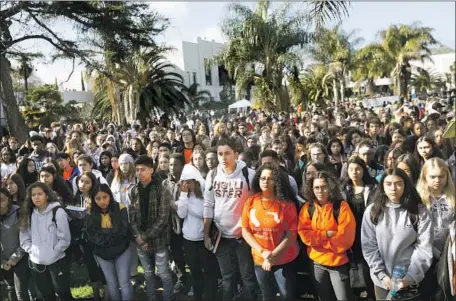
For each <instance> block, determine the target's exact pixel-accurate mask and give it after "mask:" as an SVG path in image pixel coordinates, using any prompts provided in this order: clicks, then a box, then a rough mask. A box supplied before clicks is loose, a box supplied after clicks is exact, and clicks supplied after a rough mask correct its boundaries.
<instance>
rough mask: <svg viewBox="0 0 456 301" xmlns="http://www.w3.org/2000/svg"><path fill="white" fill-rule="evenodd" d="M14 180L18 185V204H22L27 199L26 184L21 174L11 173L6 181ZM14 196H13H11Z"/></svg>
mask: <svg viewBox="0 0 456 301" xmlns="http://www.w3.org/2000/svg"><path fill="white" fill-rule="evenodd" d="M8 180H10V181H12V182H13V183H14V184H16V185H17V198H16V199H17V205H19V206H20V205H21V204H22V203H23V202H24V200H25V184H24V181H23V180H22V178H21V176H20V175H18V174H15V173H13V174H11V175H9V176H8V177H7V178H6V181H8ZM11 197H12V196H11Z"/></svg>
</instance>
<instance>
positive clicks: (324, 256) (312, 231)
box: [298, 201, 356, 267]
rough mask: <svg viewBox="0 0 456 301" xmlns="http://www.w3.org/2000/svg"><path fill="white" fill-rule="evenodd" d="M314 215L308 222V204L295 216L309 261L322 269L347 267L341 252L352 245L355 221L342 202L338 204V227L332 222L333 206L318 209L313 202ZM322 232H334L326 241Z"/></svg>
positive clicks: (325, 236) (344, 202)
mask: <svg viewBox="0 0 456 301" xmlns="http://www.w3.org/2000/svg"><path fill="white" fill-rule="evenodd" d="M314 206H315V211H314V213H313V218H312V220H310V215H309V203H306V204H305V205H304V206H303V207H302V209H301V212H300V213H299V222H298V234H299V236H300V237H301V239H302V241H303V242H304V244H306V245H307V246H308V247H307V254H308V255H309V258H310V259H311V260H312V261H314V262H316V263H318V264H321V265H323V266H328V267H338V266H341V265H344V264H346V263H348V257H347V255H346V253H345V251H347V250H349V249H350V248H351V246H352V245H353V242H354V241H355V232H356V221H355V217H354V216H353V213H352V211H351V209H350V207H349V205H348V204H347V202H346V201H342V202H341V204H340V210H339V218H338V223H337V222H336V220H335V219H334V215H333V204H332V203H328V204H325V205H323V206H320V205H319V204H318V202H314ZM326 231H336V234H335V235H334V236H333V237H331V238H328V236H327V235H326Z"/></svg>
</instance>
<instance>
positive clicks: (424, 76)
mask: <svg viewBox="0 0 456 301" xmlns="http://www.w3.org/2000/svg"><path fill="white" fill-rule="evenodd" d="M410 84H411V86H413V87H415V90H416V92H417V93H426V92H427V91H431V90H433V91H435V90H436V89H439V88H442V87H443V86H444V85H445V84H444V81H443V79H442V77H441V76H440V75H439V74H437V73H435V72H433V71H431V70H426V69H423V68H417V73H416V74H413V75H412V78H411V81H410Z"/></svg>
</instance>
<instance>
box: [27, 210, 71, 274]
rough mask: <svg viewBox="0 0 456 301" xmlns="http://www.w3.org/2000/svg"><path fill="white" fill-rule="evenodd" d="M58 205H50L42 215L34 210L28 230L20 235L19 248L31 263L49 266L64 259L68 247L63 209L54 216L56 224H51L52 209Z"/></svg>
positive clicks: (66, 225) (69, 237) (67, 231)
mask: <svg viewBox="0 0 456 301" xmlns="http://www.w3.org/2000/svg"><path fill="white" fill-rule="evenodd" d="M59 205H60V204H59V203H58V202H54V203H50V204H49V205H48V206H47V208H46V210H45V211H44V212H43V213H39V212H38V209H37V208H34V209H33V213H32V218H31V222H30V227H29V229H27V230H26V231H24V232H21V233H20V240H21V247H22V249H24V250H25V252H27V253H29V255H30V257H29V258H30V260H31V261H32V262H33V263H37V264H43V265H51V264H53V263H54V262H56V261H58V260H60V259H62V258H63V257H65V250H66V249H67V248H68V247H69V246H70V242H71V234H70V228H69V225H68V216H67V214H66V212H65V210H64V209H63V208H61V209H58V210H57V212H56V214H55V220H56V223H53V222H52V208H54V207H57V206H59ZM56 224H57V225H56Z"/></svg>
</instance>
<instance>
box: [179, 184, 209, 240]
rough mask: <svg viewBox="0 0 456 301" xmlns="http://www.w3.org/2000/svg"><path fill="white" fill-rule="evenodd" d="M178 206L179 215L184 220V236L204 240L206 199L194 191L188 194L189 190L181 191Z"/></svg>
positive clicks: (188, 238) (189, 238)
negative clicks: (199, 196)
mask: <svg viewBox="0 0 456 301" xmlns="http://www.w3.org/2000/svg"><path fill="white" fill-rule="evenodd" d="M176 206H177V215H179V217H180V218H182V219H183V220H184V226H183V228H182V233H183V235H184V238H185V239H187V240H191V241H201V240H204V222H203V212H204V199H199V198H197V197H196V196H195V194H194V193H191V194H190V196H188V192H181V193H180V196H179V200H178V201H177V202H176Z"/></svg>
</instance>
